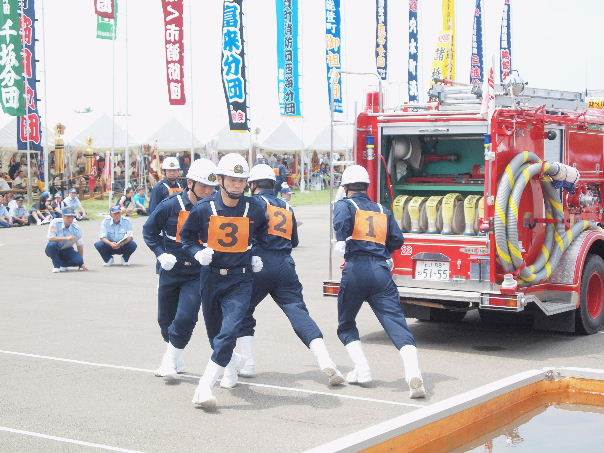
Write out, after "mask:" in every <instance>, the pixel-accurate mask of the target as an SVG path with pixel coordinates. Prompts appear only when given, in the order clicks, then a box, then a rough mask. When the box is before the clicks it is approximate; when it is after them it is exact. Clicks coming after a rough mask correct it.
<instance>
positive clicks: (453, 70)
mask: <svg viewBox="0 0 604 453" xmlns="http://www.w3.org/2000/svg"><path fill="white" fill-rule="evenodd" d="M442 14H443V34H444V33H448V34H450V35H451V46H450V50H449V62H448V67H449V68H448V72H449V74H448V76H447V77H446V78H447V79H450V80H453V81H454V80H455V79H456V77H457V45H456V43H457V41H456V40H457V36H456V32H455V23H456V21H457V20H456V17H455V0H443V3H442Z"/></svg>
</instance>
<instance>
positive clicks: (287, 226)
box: [266, 204, 294, 241]
mask: <svg viewBox="0 0 604 453" xmlns="http://www.w3.org/2000/svg"><path fill="white" fill-rule="evenodd" d="M266 212H267V214H268V234H271V235H273V236H279V237H282V238H285V239H287V240H290V241H291V239H292V231H293V229H294V216H293V214H292V212H291V211H290V210H288V209H285V208H280V207H278V206H273V205H271V204H267V209H266Z"/></svg>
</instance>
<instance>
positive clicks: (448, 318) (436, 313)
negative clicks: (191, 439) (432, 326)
mask: <svg viewBox="0 0 604 453" xmlns="http://www.w3.org/2000/svg"><path fill="white" fill-rule="evenodd" d="M466 313H467V311H456V310H443V309H440V308H431V309H430V321H435V322H460V321H462V320H463V318H465V317H466Z"/></svg>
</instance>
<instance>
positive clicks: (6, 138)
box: [0, 116, 55, 151]
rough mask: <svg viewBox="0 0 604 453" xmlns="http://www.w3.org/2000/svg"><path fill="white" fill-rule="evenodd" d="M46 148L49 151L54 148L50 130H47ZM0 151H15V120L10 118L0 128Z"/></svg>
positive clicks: (44, 131)
mask: <svg viewBox="0 0 604 453" xmlns="http://www.w3.org/2000/svg"><path fill="white" fill-rule="evenodd" d="M42 127H44V125H43V124H42ZM45 133H46V130H45V129H42V145H44V140H45V138H44V134H45ZM47 142H48V147H49V149H53V148H54V144H55V135H54V131H53V129H52V128H48V139H47ZM0 150H3V151H17V118H16V117H14V116H13V117H11V118H10V120H9V121H8V122H7V123H6V124H5V125H4V126H2V127H1V128H0Z"/></svg>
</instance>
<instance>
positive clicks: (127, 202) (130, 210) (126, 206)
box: [118, 187, 136, 216]
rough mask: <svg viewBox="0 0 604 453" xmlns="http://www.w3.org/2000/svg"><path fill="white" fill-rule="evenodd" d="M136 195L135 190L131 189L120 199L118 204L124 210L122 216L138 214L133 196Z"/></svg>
mask: <svg viewBox="0 0 604 453" xmlns="http://www.w3.org/2000/svg"><path fill="white" fill-rule="evenodd" d="M133 195H134V189H133V188H132V187H129V188H128V189H126V192H125V193H124V195H122V197H121V198H120V201H119V202H118V204H119V206H120V209H121V210H122V214H123V215H125V216H129V215H132V214H134V213H135V212H136V208H135V206H134V202H133V201H132V196H133Z"/></svg>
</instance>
